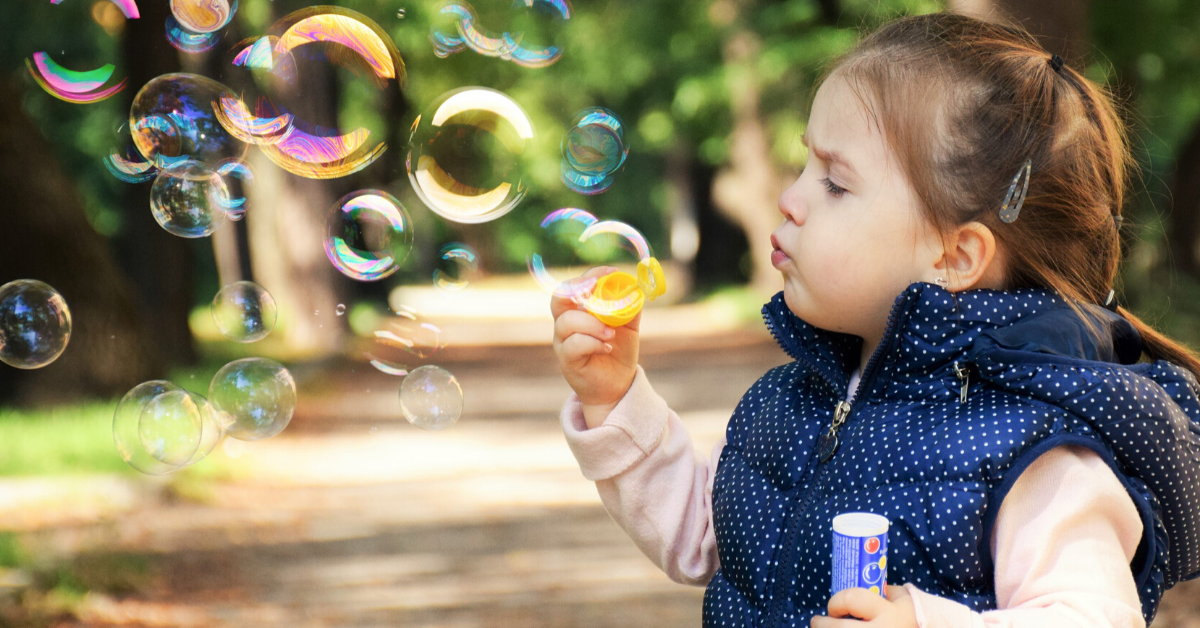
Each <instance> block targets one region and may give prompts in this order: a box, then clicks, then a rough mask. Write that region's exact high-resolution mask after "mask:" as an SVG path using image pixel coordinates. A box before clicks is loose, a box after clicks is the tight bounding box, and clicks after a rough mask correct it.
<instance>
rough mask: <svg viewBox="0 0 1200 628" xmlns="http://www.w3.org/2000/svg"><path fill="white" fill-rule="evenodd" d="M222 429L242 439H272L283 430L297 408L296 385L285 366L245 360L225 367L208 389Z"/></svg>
mask: <svg viewBox="0 0 1200 628" xmlns="http://www.w3.org/2000/svg"><path fill="white" fill-rule="evenodd" d="M208 398H209V400H210V401H212V403H213V405H214V406H215V407H216V410H217V419H218V420H219V421H220V422H221V427H222V428H224V430H225V432H226V433H227V434H228V435H229V436H232V437H233V438H236V439H239V440H260V439H263V438H270V437H272V436H274V435H276V434H278V433H280V432H282V431H283V428H285V427H287V425H288V422H290V421H291V420H292V412H293V411H294V410H295V409H296V383H295V381H294V380H293V379H292V374H291V373H289V372H288V370H287V369H286V368H284V367H283V365H282V364H280V363H278V362H275V361H274V360H268V359H266V358H243V359H241V360H234V361H233V362H230V363H229V364H226V365H225V366H223V367H221V370H219V371H217V374H216V375H214V376H213V378H212V382H211V383H210V384H209V386H208Z"/></svg>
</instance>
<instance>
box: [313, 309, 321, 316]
mask: <svg viewBox="0 0 1200 628" xmlns="http://www.w3.org/2000/svg"><path fill="white" fill-rule="evenodd" d="M320 315H321V310H313V316H320Z"/></svg>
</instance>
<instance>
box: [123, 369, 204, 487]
mask: <svg viewBox="0 0 1200 628" xmlns="http://www.w3.org/2000/svg"><path fill="white" fill-rule="evenodd" d="M182 390H183V389H182V388H180V387H178V386H176V385H175V384H172V383H171V382H168V381H165V380H161V379H159V380H153V381H149V382H143V383H141V384H138V385H137V386H134V387H133V389H131V390H130V391H129V392H127V393H125V396H124V397H122V398H121V401H120V403H118V404H117V411H116V412H115V413H114V414H113V441H114V442H115V443H116V445H117V453H119V454H120V455H121V459H122V460H124V461H125V462H126V463H128V464H129V466H131V467H133V468H134V469H135V470H137V471H141V472H142V473H146V474H149V475H162V474H164V473H170V472H171V471H174V470H175V469H178V468H179V466H178V465H170V464H166V463H164V462H162V461H161V460H157V459H155V458H154V457H153V456H151V455H150V452H148V451H146V448H145V447H144V446H143V445H142V440H141V436H140V429H139V426H140V424H141V418H142V411H143V410H144V409H145V408H146V406H147V405H149V403H150V402H151V401H152V400H153V399H154V398H156V397H158V396H159V395H161V394H163V393H167V392H172V391H182ZM197 449H199V447H197Z"/></svg>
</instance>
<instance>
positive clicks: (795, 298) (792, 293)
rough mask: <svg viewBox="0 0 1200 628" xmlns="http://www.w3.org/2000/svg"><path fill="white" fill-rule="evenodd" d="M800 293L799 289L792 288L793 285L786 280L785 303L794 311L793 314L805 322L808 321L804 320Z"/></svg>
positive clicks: (784, 289) (784, 283) (784, 288)
mask: <svg viewBox="0 0 1200 628" xmlns="http://www.w3.org/2000/svg"><path fill="white" fill-rule="evenodd" d="M798 293H799V289H798V288H794V287H792V285H791V283H790V282H789V281H787V280H786V279H784V281H783V302H784V303H786V304H787V306H788V309H789V310H791V311H792V314H795V315H796V316H797V317H799V318H801V319H803V320H808V319H806V318H804V309H803V303H801V299H800V295H799V294H798Z"/></svg>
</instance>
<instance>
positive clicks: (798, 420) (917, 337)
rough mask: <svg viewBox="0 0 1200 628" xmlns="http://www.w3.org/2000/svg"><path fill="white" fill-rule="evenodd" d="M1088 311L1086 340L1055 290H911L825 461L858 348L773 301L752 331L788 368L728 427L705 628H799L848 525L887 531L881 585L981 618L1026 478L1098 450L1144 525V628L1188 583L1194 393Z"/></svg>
mask: <svg viewBox="0 0 1200 628" xmlns="http://www.w3.org/2000/svg"><path fill="white" fill-rule="evenodd" d="M1084 309H1085V311H1086V312H1087V315H1088V316H1091V317H1093V318H1094V320H1095V321H1096V323H1097V324H1098V325H1099V326H1100V329H1101V330H1102V333H1101V336H1100V338H1099V339H1098V340H1097V339H1096V338H1095V337H1094V336H1091V335H1088V334H1087V332H1086V329H1085V327H1084V323H1083V319H1082V318H1081V317H1079V316H1078V315H1076V314H1075V313H1074V312H1073V311H1072V310H1071V309H1070V308H1069V307H1068V306H1067V305H1066V303H1065V301H1063V300H1062V299H1061V298H1059V297H1058V296H1057V295H1056V294H1055V293H1053V292H1050V291H1046V290H1037V289H1024V290H1015V291H996V290H970V291H966V292H961V293H958V294H957V295H954V294H951V293H949V292H947V291H945V290H943V289H942V288H940V287H938V286H936V285H934V284H929V283H924V282H918V283H914V284H912V285H911V286H909V287H908V288H907V289H906V290H905V291H904V292H903V293H901V294H900V295H899V296H898V297H897V299H896V303H895V305H894V306H893V308H892V312H891V315H890V317H889V319H888V324H887V331H886V332H885V334H884V338H883V341H882V342H881V343H880V346H879V348H878V349H876V351H875V354H874V355H873V356H871V358H870V359H869V360H868V361H867V363H866V365H865V366H864V367H863V370H862V379H861V381H860V383H859V387H858V388H857V390H856V391H855V393H854V396H853V398H851V399H850V409H849V413H848V414H846V415H844V416H845V420H844V422H843V423H842V424H841V425H840V427H839V429H838V431H837V434H836V436H837V440H838V444H837V447H836V449H833V453H832V454H831V455H830V456H829V457H828V458H827V459H825V460H824V461H822V456H821V455H819V454H820V453H823V451H824V450H823V451H822V452H818V451H817V450H818V447H819V442H820V443H821V444H822V445H825V444H828V442H830V441H828V440H826V441H824V442H821V440H822V439H821V437H822V435H823V434H824V433H826V432H828V431H829V428H830V425H831V423H832V420H833V416H834V408H835V406H836V405H837V404H838V402H839V401H840V400H844V399H845V398H846V391H847V387H848V385H849V379H850V375H851V373H852V372H853V371H854V369H855V368H856V367H857V366H858V362H859V359H860V357H859V356H860V354H861V351H862V339H861V338H859V337H857V336H851V335H847V334H840V333H836V332H830V331H826V330H822V329H818V328H816V327H813V326H812V325H809V324H808V323H806V322H804V321H802V320H800V319H799V318H797V317H796V316H795V315H794V314H792V313H791V312H790V311H789V310H788V309H787V306H786V305H785V304H784V302H783V294H782V293H780V294H778V295H776V296H775V298H774V299H773V300H772V301H771V302H770V303H769V304H767V305H766V306H765V307H764V308H763V316H764V318H765V320H766V322H767V325H768V327H769V328H770V329H771V332H772V333H773V334H774V336H775V338H776V340H778V341H779V344H780V345H781V346H782V347H783V349H784V350H785V351H786V352H787V353H788V354H789V355H790V356H791V357H792V358H793V359H794V360H795V361H794V362H792V363H790V364H787V365H784V366H780V367H778V368H775V369H772V370H771V371H770V372H768V373H767V374H766V375H764V376H763V377H762V378H761V379H760V380H759V381H758V382H757V383H755V384H754V386H753V387H752V388H751V389H750V390H749V391H748V392H747V393H746V395H745V396H744V397H743V398H742V400H741V402H740V403H739V404H738V407H737V410H736V411H735V412H734V415H733V417H732V418H731V419H730V422H729V428H728V430H727V437H728V439H727V444H726V446H725V450H724V452H723V453H722V455H721V459H720V462H719V464H718V466H717V470H716V479H715V483H714V487H713V497H712V500H713V520H714V525H715V529H716V536H717V549H718V554H719V556H720V569H719V570H718V571H717V573H716V575H715V576H714V577H713V579H712V580H711V581H710V582H709V585H708V589H707V591H706V592H705V597H704V625H705V626H714V627H715V626H764V627H774V626H802V627H805V628H807V626H808V625H809V621H810V619H811V618H812V616H813V615H814V614H824V613H825V610H826V604H827V603H828V600H829V585H830V552H831V538H830V534H831V532H830V525H831V521H832V519H833V517H834V516H835V515H837V514H839V513H841V512H846V511H856V510H864V511H871V512H876V513H879V514H882V515H884V516H886V517H888V519H889V520H891V528H890V531H889V536H888V544H889V547H888V567H887V570H888V574H887V575H888V582H889V583H890V584H903V583H906V582H911V583H913V584H915V585H916V586H918V587H920V588H921V589H923V590H925V591H928V592H930V593H933V594H936V595H940V596H942V597H945V598H949V599H951V600H955V601H958V602H961V603H963V604H966V605H967V606H969V607H971V608H972V609H975V610H977V611H982V610H987V609H993V608H995V607H996V599H995V591H994V589H993V573H992V572H993V569H992V565H991V562H990V561H991V557H990V556H989V553H990V538H991V527H992V525H993V523H994V519H995V516H996V512H997V511H998V510H999V506H1000V503H1001V501H1002V500H1003V498H1004V495H1005V494H1006V493H1007V491H1008V489H1009V488H1010V487H1011V486H1012V484H1013V482H1015V481H1016V479H1017V477H1018V476H1019V475H1020V474H1021V472H1022V471H1023V470H1024V469H1025V468H1026V467H1027V466H1028V465H1029V464H1030V463H1031V462H1032V461H1033V460H1034V459H1035V458H1037V457H1038V456H1039V455H1041V454H1042V453H1044V452H1046V451H1048V450H1049V449H1051V448H1053V447H1056V446H1059V445H1064V444H1077V445H1083V446H1086V447H1089V448H1091V449H1092V450H1094V451H1096V452H1097V453H1098V454H1099V455H1100V456H1101V457H1102V458H1103V459H1104V460H1105V461H1107V462H1108V464H1109V465H1110V466H1111V467H1112V469H1113V470H1114V471H1115V472H1116V475H1117V477H1118V478H1119V479H1120V480H1121V481H1122V482H1123V483H1124V484H1125V486H1126V488H1127V489H1128V491H1129V494H1130V496H1131V497H1132V498H1133V500H1134V503H1135V504H1136V505H1137V507H1138V510H1139V512H1140V513H1141V514H1142V521H1143V526H1144V528H1145V536H1144V537H1143V539H1142V542H1141V545H1140V547H1139V548H1138V552H1137V556H1135V557H1134V560H1133V562H1132V564H1131V565H1130V567H1131V569H1132V570H1133V575H1134V577H1135V580H1136V582H1137V585H1138V589H1139V595H1140V597H1141V600H1142V612H1143V614H1144V615H1145V617H1146V621H1147V624H1148V623H1150V621H1151V620H1152V619H1153V618H1154V614H1155V611H1156V610H1157V608H1158V602H1159V600H1160V598H1161V597H1162V593H1163V591H1165V590H1166V589H1167V588H1169V587H1171V586H1173V585H1174V584H1175V583H1176V582H1178V581H1180V580H1186V579H1189V578H1193V577H1195V576H1197V575H1200V494H1198V486H1200V425H1198V424H1197V423H1196V419H1198V418H1200V397H1198V394H1200V386H1198V385H1197V382H1196V379H1195V377H1193V376H1192V374H1191V373H1189V372H1187V371H1185V370H1184V369H1182V368H1180V367H1178V366H1175V365H1173V364H1171V363H1169V362H1166V361H1161V360H1160V361H1157V362H1141V363H1139V362H1138V360H1139V358H1140V357H1141V355H1142V349H1141V339H1140V337H1139V335H1138V333H1137V331H1136V330H1135V329H1134V328H1133V326H1132V325H1131V324H1130V323H1129V322H1128V321H1126V320H1125V319H1124V318H1122V317H1120V316H1119V315H1117V314H1115V313H1112V312H1109V311H1108V310H1106V309H1104V308H1102V307H1099V306H1094V305H1086V306H1084ZM964 388H965V393H964Z"/></svg>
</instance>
